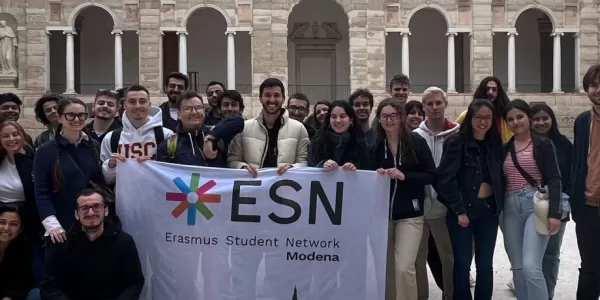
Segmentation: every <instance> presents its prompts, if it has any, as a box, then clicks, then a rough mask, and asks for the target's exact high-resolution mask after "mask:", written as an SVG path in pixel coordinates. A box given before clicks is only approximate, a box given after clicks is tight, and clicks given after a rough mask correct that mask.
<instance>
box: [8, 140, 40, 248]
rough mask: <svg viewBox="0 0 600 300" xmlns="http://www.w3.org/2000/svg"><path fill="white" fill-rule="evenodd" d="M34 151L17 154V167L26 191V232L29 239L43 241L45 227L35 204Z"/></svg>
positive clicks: (24, 220) (24, 221)
mask: <svg viewBox="0 0 600 300" xmlns="http://www.w3.org/2000/svg"><path fill="white" fill-rule="evenodd" d="M34 156H35V154H34V151H33V149H31V148H27V149H26V152H25V154H21V153H16V154H15V165H16V167H17V172H18V173H19V178H20V179H21V184H23V190H24V191H25V204H24V206H23V226H24V232H25V234H26V236H27V238H29V239H41V238H42V235H43V233H44V226H42V222H40V216H39V213H38V209H37V203H36V202H35V188H34V183H33V160H34Z"/></svg>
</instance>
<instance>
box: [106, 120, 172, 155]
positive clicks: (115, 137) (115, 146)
mask: <svg viewBox="0 0 600 300" xmlns="http://www.w3.org/2000/svg"><path fill="white" fill-rule="evenodd" d="M121 132H123V128H119V129H116V130H115V131H113V133H112V135H111V136H110V152H111V153H117V151H118V150H119V141H120V140H121ZM154 139H155V140H156V147H157V148H158V145H160V143H162V141H163V140H164V139H165V133H164V132H163V128H162V127H161V126H158V127H154Z"/></svg>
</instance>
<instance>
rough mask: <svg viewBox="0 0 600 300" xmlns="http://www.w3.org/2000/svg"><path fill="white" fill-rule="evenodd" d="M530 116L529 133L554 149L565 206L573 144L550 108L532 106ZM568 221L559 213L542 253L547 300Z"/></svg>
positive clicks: (541, 105)
mask: <svg viewBox="0 0 600 300" xmlns="http://www.w3.org/2000/svg"><path fill="white" fill-rule="evenodd" d="M531 113H532V114H533V127H532V130H533V132H535V133H536V134H538V135H541V136H544V137H547V138H549V139H550V140H551V141H552V143H554V147H555V148H556V159H557V160H558V167H559V169H560V174H561V175H562V196H563V203H568V200H567V199H568V198H569V195H570V181H571V165H572V152H573V143H571V141H570V140H569V139H568V138H567V137H566V136H564V135H563V134H562V133H560V130H559V129H558V122H557V121H556V115H555V114H554V111H553V110H552V108H550V106H548V105H547V104H536V105H534V106H532V107H531ZM568 221H569V216H568V214H566V213H563V218H562V220H561V225H560V229H559V230H558V233H557V234H555V235H552V236H550V240H549V241H548V246H547V247H546V253H545V254H544V260H543V263H542V271H543V272H544V278H545V279H546V287H547V288H548V298H550V299H552V298H553V297H554V288H555V287H556V281H557V279H558V269H559V267H560V247H561V245H562V240H563V236H564V234H565V228H566V226H567V222H568Z"/></svg>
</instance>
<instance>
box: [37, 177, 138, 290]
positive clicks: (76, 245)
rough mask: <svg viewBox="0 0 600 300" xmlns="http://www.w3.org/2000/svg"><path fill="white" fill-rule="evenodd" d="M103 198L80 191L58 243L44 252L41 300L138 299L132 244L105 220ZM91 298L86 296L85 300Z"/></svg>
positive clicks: (92, 190)
mask: <svg viewBox="0 0 600 300" xmlns="http://www.w3.org/2000/svg"><path fill="white" fill-rule="evenodd" d="M107 198H108V195H105V194H104V192H102V191H99V190H94V189H86V190H84V191H83V192H82V193H81V195H80V196H79V198H78V199H77V208H76V210H75V218H76V219H77V220H78V222H77V223H75V225H74V226H73V228H72V229H71V231H70V232H69V234H68V238H67V240H66V242H64V243H58V244H55V246H53V247H50V248H48V252H47V257H46V274H45V276H44V279H43V280H42V284H41V293H42V298H43V299H47V300H55V299H56V300H58V299H90V296H93V297H92V298H93V299H139V297H140V294H141V292H142V288H143V286H144V275H143V273H142V268H141V265H140V258H139V256H138V251H137V247H136V245H135V242H134V241H133V238H132V237H131V236H130V235H129V234H127V233H125V232H123V231H121V227H120V225H119V224H116V223H114V222H113V221H110V219H109V218H106V217H107V216H108V208H107V204H108V199H107ZM90 293H92V294H90Z"/></svg>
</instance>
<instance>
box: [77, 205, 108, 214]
mask: <svg viewBox="0 0 600 300" xmlns="http://www.w3.org/2000/svg"><path fill="white" fill-rule="evenodd" d="M90 209H91V210H93V211H94V212H101V211H102V210H103V209H104V204H101V203H96V204H93V205H82V206H80V207H78V208H77V211H78V212H79V213H80V214H87V213H88V212H89V211H90Z"/></svg>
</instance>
